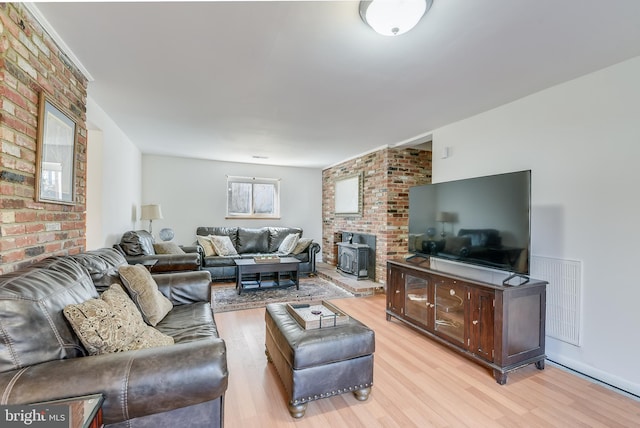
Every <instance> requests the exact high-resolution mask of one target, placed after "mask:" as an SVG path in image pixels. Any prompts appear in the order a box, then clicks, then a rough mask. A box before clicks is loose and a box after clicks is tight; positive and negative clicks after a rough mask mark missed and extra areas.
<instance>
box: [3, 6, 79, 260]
mask: <svg viewBox="0 0 640 428" xmlns="http://www.w3.org/2000/svg"><path fill="white" fill-rule="evenodd" d="M42 91H44V92H45V93H46V94H47V95H49V97H50V98H51V99H52V100H53V101H54V102H55V103H56V104H58V105H59V106H60V107H62V108H63V109H65V110H66V112H67V113H68V114H70V115H72V116H73V117H74V119H75V120H76V122H77V124H78V143H77V148H76V181H75V186H76V204H75V205H60V204H54V203H41V202H36V198H35V180H36V178H35V175H36V137H37V131H38V130H37V126H38V96H39V94H40V92H42ZM86 96H87V79H86V78H85V77H84V76H83V75H82V74H81V73H80V72H79V71H78V70H77V68H76V67H75V66H73V65H72V63H71V61H70V60H69V59H68V58H67V57H66V56H65V55H64V53H62V52H61V51H60V49H59V48H58V47H57V45H56V44H55V43H54V42H53V40H52V39H51V38H50V37H49V35H48V34H46V33H45V32H44V30H43V28H42V27H41V26H40V24H39V23H38V22H37V21H36V20H35V19H34V18H33V17H32V16H31V14H30V13H29V11H28V10H27V9H26V8H25V7H24V6H23V5H22V4H20V3H0V273H6V272H11V271H13V270H16V269H18V268H20V267H21V266H23V265H27V264H30V263H33V262H34V261H37V260H40V259H42V258H45V257H47V256H50V255H62V254H73V253H78V252H81V251H84V247H85V223H86V222H85V195H86V187H85V178H86V147H87V140H86V137H87V132H86V123H85V122H86V115H85V114H86Z"/></svg>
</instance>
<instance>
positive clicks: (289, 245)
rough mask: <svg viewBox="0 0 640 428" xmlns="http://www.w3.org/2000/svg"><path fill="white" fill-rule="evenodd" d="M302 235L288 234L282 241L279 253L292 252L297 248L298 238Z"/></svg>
mask: <svg viewBox="0 0 640 428" xmlns="http://www.w3.org/2000/svg"><path fill="white" fill-rule="evenodd" d="M299 238H300V235H298V234H297V233H290V234H288V235H287V236H286V237H285V238H284V239H283V240H282V242H281V243H280V246H279V247H278V253H279V254H291V252H292V251H293V250H294V248H296V244H297V243H298V239H299Z"/></svg>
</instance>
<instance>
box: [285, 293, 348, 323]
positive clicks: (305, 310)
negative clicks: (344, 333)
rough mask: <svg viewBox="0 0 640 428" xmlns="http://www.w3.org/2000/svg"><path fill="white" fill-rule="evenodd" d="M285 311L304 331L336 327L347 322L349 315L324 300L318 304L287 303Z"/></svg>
mask: <svg viewBox="0 0 640 428" xmlns="http://www.w3.org/2000/svg"><path fill="white" fill-rule="evenodd" d="M287 311H288V312H289V314H290V315H291V316H292V317H293V319H295V320H296V321H297V322H298V324H300V327H302V328H304V329H305V330H313V329H318V328H327V327H338V326H340V325H343V324H346V323H348V322H349V315H347V314H346V313H345V312H343V311H342V310H340V309H339V308H338V307H336V306H334V305H332V304H331V303H329V302H325V301H324V300H323V301H322V302H320V303H310V304H307V303H287Z"/></svg>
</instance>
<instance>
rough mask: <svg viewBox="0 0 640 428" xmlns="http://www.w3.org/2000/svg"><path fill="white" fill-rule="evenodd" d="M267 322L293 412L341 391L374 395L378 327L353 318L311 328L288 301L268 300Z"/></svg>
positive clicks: (269, 344) (270, 353)
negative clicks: (289, 307) (301, 322)
mask: <svg viewBox="0 0 640 428" xmlns="http://www.w3.org/2000/svg"><path fill="white" fill-rule="evenodd" d="M265 322H266V335H265V347H266V351H265V352H266V354H267V358H268V359H269V361H270V362H272V363H273V364H274V366H275V368H276V370H277V372H278V375H279V376H280V379H281V380H282V382H283V384H284V387H285V390H286V391H287V395H288V398H289V412H290V413H291V416H293V417H294V418H301V417H302V416H304V413H305V411H306V409H307V403H308V402H309V401H313V400H317V399H319V398H325V397H329V396H332V395H336V394H343V393H345V392H352V393H353V394H354V395H355V397H356V398H357V399H358V400H360V401H364V400H366V399H367V398H369V393H370V392H371V386H372V385H373V352H374V350H375V337H374V333H373V330H371V329H369V328H368V327H367V326H366V325H364V324H362V323H361V322H360V321H357V320H355V319H353V318H350V319H349V322H348V323H347V324H344V325H340V326H337V327H330V328H321V329H314V330H305V329H304V328H302V327H301V326H300V325H299V324H298V322H297V321H296V320H295V319H293V318H292V317H291V315H289V313H288V311H287V308H286V304H283V303H272V304H269V305H267V309H266V311H265Z"/></svg>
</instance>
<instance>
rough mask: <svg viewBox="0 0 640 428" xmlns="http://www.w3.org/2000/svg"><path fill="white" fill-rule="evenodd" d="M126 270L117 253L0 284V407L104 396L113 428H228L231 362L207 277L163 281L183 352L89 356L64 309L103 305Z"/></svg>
mask: <svg viewBox="0 0 640 428" xmlns="http://www.w3.org/2000/svg"><path fill="white" fill-rule="evenodd" d="M123 264H125V265H126V264H127V262H126V260H125V258H124V257H123V256H122V255H121V254H119V253H118V252H117V251H116V250H115V249H113V248H105V249H101V250H96V251H90V252H87V253H82V254H78V255H75V256H64V257H51V258H48V259H45V260H43V261H41V262H38V263H36V264H34V265H31V266H29V267H27V268H25V269H24V270H21V271H17V272H12V273H8V274H5V275H2V276H0V397H1V398H0V404H26V403H34V402H43V401H50V400H56V399H62V398H69V397H76V396H82V395H89V394H97V393H99V394H102V395H103V396H104V397H105V400H104V403H103V406H102V409H103V420H104V423H105V426H107V427H133V428H135V427H150V426H153V427H176V426H189V427H190V428H191V427H205V426H206V427H212V426H213V427H220V426H222V425H223V413H224V412H223V406H224V394H225V391H226V389H227V382H228V373H227V357H226V348H225V343H224V341H223V340H222V339H221V338H220V337H219V336H218V332H217V328H216V323H215V320H214V317H213V312H212V309H211V305H210V295H211V293H210V281H211V278H210V275H209V272H207V271H194V272H181V273H174V274H163V275H155V276H154V279H155V281H156V283H157V285H158V289H159V290H160V292H161V293H162V294H163V295H164V296H166V297H167V298H168V299H169V300H170V301H171V302H172V304H173V308H172V309H171V310H170V312H169V313H168V314H167V315H166V316H165V317H164V319H162V320H161V321H160V322H159V323H158V324H157V326H156V329H157V330H159V331H160V332H161V333H164V334H167V335H169V336H171V337H173V339H174V341H175V344H173V345H169V346H161V347H155V348H147V349H141V350H135V351H124V352H116V353H107V354H100V355H93V356H89V355H88V353H87V351H86V349H85V348H84V347H83V345H82V342H81V341H80V340H79V339H78V337H77V336H76V334H75V333H74V331H73V329H72V327H71V325H70V324H69V322H68V321H67V320H66V318H65V316H64V314H63V309H64V308H65V306H67V305H69V304H79V303H82V302H86V301H87V300H89V299H94V298H98V295H99V291H102V290H104V289H105V288H107V287H108V286H109V285H110V284H111V283H113V282H114V281H117V280H118V279H119V275H118V267H119V266H121V265H123Z"/></svg>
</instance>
